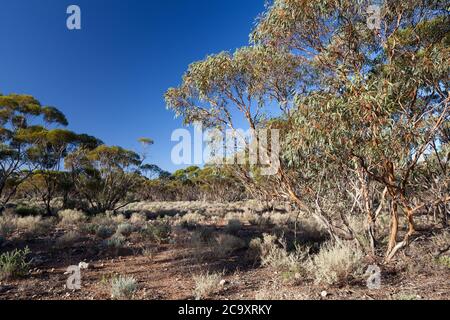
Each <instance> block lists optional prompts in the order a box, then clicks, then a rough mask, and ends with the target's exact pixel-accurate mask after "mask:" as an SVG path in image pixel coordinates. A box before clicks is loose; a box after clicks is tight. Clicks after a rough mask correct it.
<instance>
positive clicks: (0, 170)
mask: <svg viewBox="0 0 450 320" xmlns="http://www.w3.org/2000/svg"><path fill="white" fill-rule="evenodd" d="M55 125H62V126H66V125H67V119H66V118H65V116H64V115H63V114H62V113H61V112H60V111H59V110H58V109H56V108H54V107H46V106H42V105H41V103H40V102H39V101H38V100H36V99H35V98H33V97H32V96H28V95H16V94H11V95H6V96H4V95H0V202H1V203H0V205H1V206H2V207H4V206H5V205H6V204H7V203H8V202H9V200H10V199H11V197H12V196H13V195H14V194H15V192H16V190H17V187H18V186H19V185H20V183H21V182H23V181H25V180H26V179H27V178H28V177H29V176H30V175H31V174H32V172H33V170H34V169H35V168H37V167H38V164H37V163H35V162H34V161H33V151H34V150H35V149H34V147H36V146H37V145H38V144H39V143H41V142H42V140H43V136H42V132H43V131H45V130H47V127H49V126H55Z"/></svg>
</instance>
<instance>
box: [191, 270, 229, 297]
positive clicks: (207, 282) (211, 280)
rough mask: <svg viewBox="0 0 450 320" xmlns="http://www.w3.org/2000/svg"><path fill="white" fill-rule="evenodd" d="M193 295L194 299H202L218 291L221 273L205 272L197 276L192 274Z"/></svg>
mask: <svg viewBox="0 0 450 320" xmlns="http://www.w3.org/2000/svg"><path fill="white" fill-rule="evenodd" d="M193 279H194V283H195V288H194V297H195V299H196V300H202V299H206V298H208V297H210V296H211V295H212V294H215V293H217V292H218V291H220V281H221V279H222V274H219V273H211V274H210V273H209V272H208V273H206V274H201V275H198V276H194V277H193Z"/></svg>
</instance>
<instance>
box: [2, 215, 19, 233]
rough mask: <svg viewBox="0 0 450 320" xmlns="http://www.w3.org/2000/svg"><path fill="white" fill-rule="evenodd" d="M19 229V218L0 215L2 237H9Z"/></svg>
mask: <svg viewBox="0 0 450 320" xmlns="http://www.w3.org/2000/svg"><path fill="white" fill-rule="evenodd" d="M16 229H17V218H16V217H14V216H9V215H4V216H1V217H0V237H2V238H4V239H7V238H9V237H10V236H11V235H12V234H13V233H14V231H15V230H16Z"/></svg>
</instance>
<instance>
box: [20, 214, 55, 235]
mask: <svg viewBox="0 0 450 320" xmlns="http://www.w3.org/2000/svg"><path fill="white" fill-rule="evenodd" d="M17 227H18V228H19V229H20V230H21V231H23V232H24V236H25V238H27V239H33V238H36V237H39V236H42V235H45V234H47V233H48V232H49V231H50V229H51V228H52V227H53V220H52V219H43V218H41V217H33V216H29V217H24V218H18V219H17Z"/></svg>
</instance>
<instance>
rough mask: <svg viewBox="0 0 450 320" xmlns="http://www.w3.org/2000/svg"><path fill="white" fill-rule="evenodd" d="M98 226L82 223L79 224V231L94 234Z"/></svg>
mask: <svg viewBox="0 0 450 320" xmlns="http://www.w3.org/2000/svg"><path fill="white" fill-rule="evenodd" d="M98 228H99V226H98V225H96V224H93V223H83V224H81V225H80V227H79V229H80V232H82V233H84V234H90V235H96V234H97V231H98Z"/></svg>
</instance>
